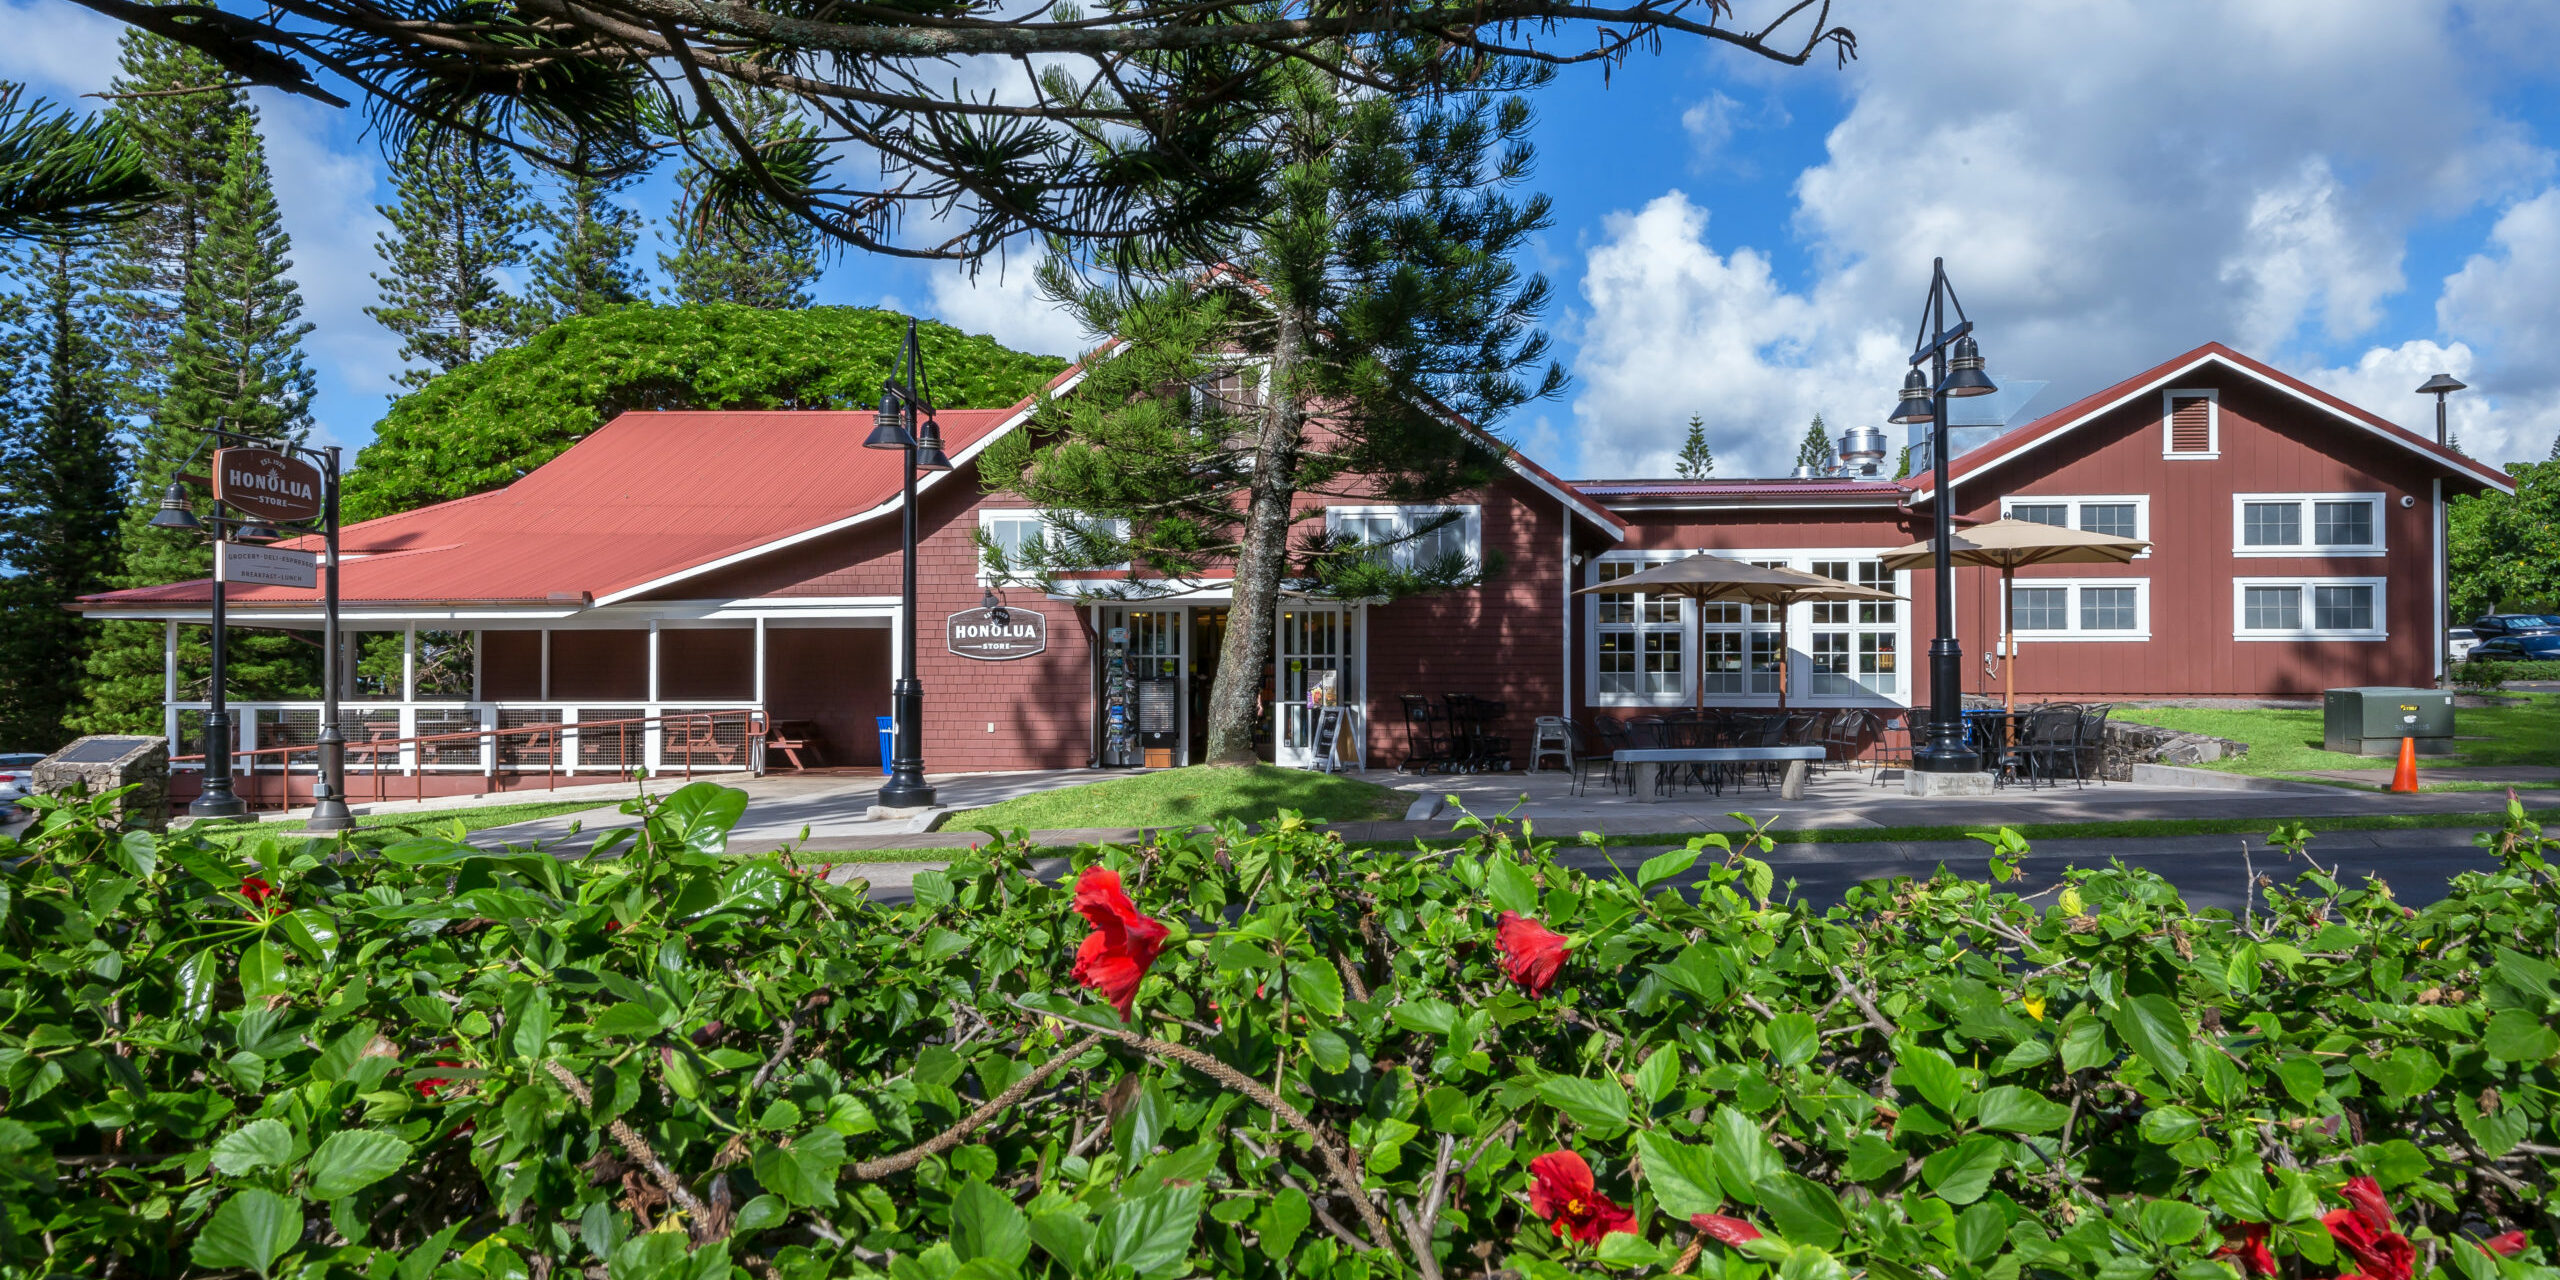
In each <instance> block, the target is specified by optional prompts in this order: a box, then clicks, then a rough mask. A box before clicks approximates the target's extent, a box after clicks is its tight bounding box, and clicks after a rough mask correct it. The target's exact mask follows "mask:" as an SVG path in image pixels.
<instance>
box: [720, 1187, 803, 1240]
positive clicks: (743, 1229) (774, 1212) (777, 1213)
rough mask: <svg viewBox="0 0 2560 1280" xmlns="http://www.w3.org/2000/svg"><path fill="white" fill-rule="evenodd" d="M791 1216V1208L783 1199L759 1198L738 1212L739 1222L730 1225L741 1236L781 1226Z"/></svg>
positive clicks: (749, 1202)
mask: <svg viewBox="0 0 2560 1280" xmlns="http://www.w3.org/2000/svg"><path fill="white" fill-rule="evenodd" d="M790 1216H791V1208H790V1206H788V1205H786V1204H784V1203H783V1202H782V1197H780V1196H757V1197H756V1198H755V1199H753V1200H749V1201H748V1202H747V1205H746V1207H745V1208H743V1209H740V1210H738V1220H737V1221H736V1222H734V1223H732V1224H730V1229H731V1230H733V1231H736V1232H738V1233H739V1234H741V1235H744V1234H746V1233H748V1232H751V1231H763V1230H766V1229H768V1228H771V1227H778V1226H781V1225H782V1222H783V1220H784V1219H786V1218H788V1217H790Z"/></svg>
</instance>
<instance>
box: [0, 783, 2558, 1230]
mask: <svg viewBox="0 0 2560 1280" xmlns="http://www.w3.org/2000/svg"><path fill="white" fill-rule="evenodd" d="M744 805H745V798H744V796H743V795H741V794H740V793H737V792H735V791H728V790H723V789H721V788H717V787H713V786H710V785H708V784H699V785H695V786H691V787H687V788H685V789H683V790H681V791H677V792H675V793H674V794H673V795H670V796H667V797H665V798H664V799H663V800H649V801H643V802H638V803H637V804H636V805H635V808H636V809H637V810H638V811H640V812H641V813H642V814H643V816H644V817H645V819H646V821H645V825H644V827H643V828H642V829H641V830H640V831H638V832H636V833H629V834H620V835H615V836H609V837H607V838H605V839H603V840H601V841H598V842H596V844H595V846H594V847H593V848H592V849H586V848H580V849H577V850H575V851H574V853H572V852H571V851H569V850H566V849H484V848H478V847H474V846H472V845H470V844H469V843H467V842H465V841H464V840H463V839H462V838H461V836H460V835H459V833H456V834H454V835H452V836H428V837H418V836H414V835H404V836H399V837H383V836H374V837H367V836H363V835H357V836H355V837H353V838H351V839H349V840H347V841H345V842H343V843H323V842H319V841H307V842H306V841H294V842H277V841H268V842H264V843H252V844H250V845H248V846H247V847H246V848H245V850H243V849H235V848H231V847H225V846H217V845H213V844H210V843H208V842H204V841H201V840H198V839H195V838H192V837H190V836H187V835H184V834H181V835H176V836H170V837H162V838H155V837H152V836H149V835H139V834H134V835H122V836H119V835H116V834H114V833H113V832H112V830H111V828H110V827H109V826H108V825H107V823H106V822H104V821H103V820H102V815H101V814H100V812H99V811H98V810H97V808H96V807H95V806H94V805H90V804H85V803H79V802H67V803H60V804H55V805H54V806H53V807H51V808H50V809H49V810H48V811H47V812H46V814H45V815H44V818H43V821H42V824H41V826H40V827H39V828H38V829H37V830H36V831H35V832H34V833H33V834H32V835H30V836H28V837H27V838H26V840H25V842H24V843H22V844H19V845H17V846H15V847H5V846H0V933H5V939H0V942H5V945H0V1275H6V1276H12V1277H15V1276H50V1275H63V1276H73V1275H77V1276H164V1275H200V1276H216V1275H219V1276H225V1277H240V1276H249V1275H255V1276H258V1277H261V1278H262V1280H272V1278H273V1277H279V1276H302V1277H314V1278H317V1277H331V1276H347V1277H359V1276H360V1277H367V1278H368V1280H372V1278H381V1280H391V1278H394V1277H396V1278H397V1280H427V1278H428V1277H454V1278H472V1277H490V1278H497V1277H509V1278H513V1277H525V1278H527V1280H550V1277H553V1276H556V1275H564V1274H566V1273H572V1272H574V1273H578V1274H581V1275H585V1276H596V1277H605V1278H607V1280H623V1278H638V1277H658V1276H672V1277H701V1278H703V1280H712V1278H715V1277H728V1276H732V1275H737V1276H745V1277H751V1278H752V1280H770V1278H773V1277H783V1278H787V1280H796V1278H800V1277H820V1276H853V1277H870V1276H887V1277H892V1278H894V1280H1016V1278H1027V1277H1035V1276H1036V1277H1057V1278H1061V1280H1069V1278H1072V1280H1084V1278H1087V1277H1091V1278H1094V1280H1105V1278H1108V1280H1123V1278H1126V1280H1164V1278H1171V1277H1179V1276H1182V1275H1185V1274H1209V1275H1220V1276H1239V1277H1247V1278H1249V1280H1259V1278H1261V1277H1278V1276H1284V1275H1289V1276H1310V1277H1319V1278H1322V1280H1336V1278H1339V1280H1366V1278H1369V1277H1403V1276H1415V1277H1428V1278H1430V1280H1442V1278H1444V1277H1446V1278H1448V1280H1456V1278H1457V1277H1517V1278H1520V1280H1528V1278H1532V1277H1536V1278H1543V1277H1553V1276H1562V1275H1569V1274H1620V1275H1628V1276H1651V1275H1668V1274H1685V1275H1697V1276H1708V1277H1713V1278H1714V1280H1763V1278H1767V1280H1849V1278H1850V1277H1852V1276H1856V1275H1860V1274H1864V1275H1867V1276H1872V1277H1877V1278H1878V1280H2018V1278H2020V1277H2024V1276H2028V1275H2031V1274H2032V1275H2034V1276H2040V1277H2056V1278H2063V1277H2068V1278H2074V1280H2135V1278H2136V1277H2146V1276H2168V1277H2173V1278H2174V1280H2234V1278H2235V1277H2238V1276H2242V1275H2249V1276H2285V1277H2289V1278H2292V1280H2328V1278H2329V1277H2361V1278H2364V1280H2414V1278H2415V1277H2419V1276H2422V1275H2423V1276H2427V1277H2438V1276H2443V1277H2446V1278H2447V1280H2556V1278H2555V1269H2554V1268H2552V1267H2551V1266H2550V1265H2549V1263H2550V1261H2551V1260H2552V1258H2553V1256H2554V1254H2553V1250H2554V1246H2555V1236H2554V1227H2555V1222H2554V1219H2553V1218H2552V1216H2551V1202H2550V1198H2549V1197H2550V1188H2551V1185H2552V1180H2553V1172H2554V1170H2555V1168H2560V1121H2556V1120H2555V1110H2554V1108H2555V1103H2560V1096H2555V1088H2560V1074H2556V1073H2555V1067H2560V1033H2555V1032H2554V1030H2553V1015H2554V1013H2555V1012H2560V954H2555V950H2560V912H2556V911H2555V908H2560V884H2555V881H2554V876H2553V871H2552V868H2551V866H2550V865H2549V863H2548V862H2547V861H2546V858H2547V857H2548V856H2549V854H2550V851H2551V848H2552V842H2549V841H2546V840H2545V839H2544V838H2543V836H2542V833H2541V832H2540V831H2539V830H2538V829H2536V828H2535V827H2534V826H2533V825H2532V824H2531V823H2530V822H2529V821H2527V820H2526V817H2525V815H2524V814H2523V812H2522V810H2521V809H2514V810H2512V811H2511V817H2510V820H2509V823H2508V825H2507V827H2506V829H2505V830H2503V831H2499V832H2492V833H2488V835H2487V836H2486V837H2484V838H2485V839H2487V840H2488V841H2489V842H2490V843H2491V845H2492V847H2493V848H2494V850H2495V852H2496V853H2497V854H2498V857H2499V862H2500V869H2499V870H2498V871H2496V872H2494V873H2490V874H2470V875H2465V876H2462V877H2460V878H2459V879H2457V880H2456V881H2455V883H2454V884H2453V885H2452V891H2451V893H2450V894H2449V895H2448V896H2447V897H2445V898H2444V899H2443V900H2441V901H2439V902H2436V903H2434V904H2433V905H2430V906H2428V907H2426V908H2424V909H2420V910H2414V911H2413V910H2411V909H2409V908H2407V907H2405V906H2404V905H2402V904H2401V903H2399V902H2398V901H2396V900H2394V898H2393V897H2392V895H2391V893H2390V891H2389V889H2388V888H2387V887H2386V886H2384V885H2382V884H2379V883H2370V882H2369V883H2363V884H2354V885H2349V884H2341V883H2338V882H2337V881H2336V880H2335V879H2333V878H2332V877H2331V876H2330V875H2329V874H2327V873H2324V872H2322V871H2320V870H2317V869H2316V868H2315V869H2312V870H2301V868H2302V866H2303V865H2304V864H2303V863H2302V862H2301V861H2299V860H2293V861H2291V866H2290V869H2288V870H2285V871H2284V872H2283V878H2282V879H2281V881H2279V879H2278V878H2277V877H2276V876H2274V875H2269V876H2266V877H2263V878H2261V881H2260V883H2259V885H2258V886H2255V887H2253V892H2252V895H2251V899H2250V905H2249V907H2248V908H2247V909H2245V910H2244V911H2242V912H2240V913H2238V914H2237V915H2236V916H2235V915H2233V914H2232V913H2229V912H2222V911H2206V910H2196V909H2192V908H2190V907H2189V906H2188V905H2187V904H2185V903H2184V902H2182V901H2181V900H2180V899H2179V897H2178V895H2177V894H2176V893H2175V892H2174V891H2173V890H2172V889H2171V888H2170V887H2169V886H2168V885H2167V884H2165V883H2163V882H2162V881H2160V880H2159V879H2157V878H2155V877H2152V876H2150V875H2147V874H2143V873H2139V872H2134V871H2129V870H2125V869H2122V868H2117V867H2099V868H2085V869H2080V870H2075V871H2072V872H2070V873H2069V874H2068V875H2066V876H2065V877H2063V880H2064V883H2063V884H2062V885H2061V886H2060V887H2058V889H2056V890H2053V891H2048V892H2047V893H2045V894H2044V895H2041V896H2039V897H2035V898H2026V897H2021V896H2020V895H2019V894H2017V893H2015V892H2013V891H2011V890H2010V889H2008V888H2006V887H2004V885H2003V884H2000V883H1983V882H1980V881H1975V880H1967V879H1963V878H1958V877H1955V876H1951V875H1944V874H1942V875H1939V876H1935V877H1932V878H1927V879H1905V880H1895V881H1891V882H1879V883H1874V884H1870V885H1866V886H1862V887H1860V888H1858V889H1856V890H1854V891H1853V892H1852V893H1851V894H1850V895H1849V896H1848V899H1847V900H1846V901H1845V902H1844V903H1842V904H1840V905H1838V906H1836V907H1832V908H1828V909H1817V908H1815V907H1813V906H1810V905H1807V904H1805V903H1802V902H1799V901H1796V900H1794V899H1793V897H1792V895H1791V893H1790V892H1789V891H1788V890H1787V889H1786V888H1785V887H1784V886H1783V884H1782V883H1781V880H1780V865H1781V864H1782V863H1781V859H1782V855H1779V854H1777V853H1776V851H1775V850H1774V849H1773V848H1772V847H1771V846H1769V845H1768V844H1767V843H1766V842H1765V841H1761V840H1758V839H1756V838H1750V837H1744V838H1740V839H1736V840H1732V841H1728V840H1726V839H1725V838H1723V837H1717V836H1709V837H1705V838H1702V839H1700V840H1698V841H1696V842H1694V843H1692V844H1691V845H1690V846H1689V847H1687V848H1685V849H1681V850H1676V851H1673V852H1670V853H1666V854H1663V855H1661V856H1659V857H1654V858H1652V859H1650V860H1647V861H1644V862H1643V863H1641V864H1640V865H1637V866H1634V867H1631V868H1627V869H1625V870H1622V871H1621V870H1612V871H1610V872H1609V873H1608V874H1604V875H1589V874H1585V873H1583V872H1582V871H1578V870H1575V869H1573V867H1571V866H1568V865H1566V863H1565V862H1564V861H1561V860H1560V859H1559V857H1558V854H1559V850H1558V848H1557V846H1555V845H1554V844H1552V843H1551V842H1548V841H1545V840H1541V839H1538V838H1536V837H1535V835H1534V833H1532V832H1530V831H1527V830H1525V829H1521V828H1518V827H1513V826H1509V825H1505V824H1500V823H1477V822H1474V821H1472V820H1470V822H1469V824H1468V833H1467V834H1468V836H1469V838H1468V839H1467V841H1466V843H1465V844H1464V845H1463V846H1461V847H1457V848H1450V849H1437V850H1418V849H1417V850H1404V851H1359V850H1351V849H1346V848H1345V847H1344V846H1343V845H1342V843H1341V842H1340V841H1339V840H1338V839H1337V838H1335V837H1334V836H1332V835H1330V834H1327V833H1325V832H1324V831H1322V830H1321V829H1317V828H1311V827H1308V826H1306V825H1304V824H1302V823H1299V822H1297V821H1295V820H1292V819H1290V818H1288V817H1287V816H1286V815H1283V817H1282V819H1281V820H1280V821H1278V822H1276V823H1274V824H1272V826H1271V830H1269V831H1268V832H1266V833H1262V834H1254V835H1248V834H1247V833H1246V832H1245V831H1243V830H1242V829H1241V828H1238V827H1233V826H1230V827H1228V828H1225V829H1223V830H1219V831H1216V832H1212V833H1205V834H1202V835H1199V836H1197V837H1192V838H1171V839H1166V840H1164V841H1162V842H1160V843H1157V844H1155V845H1152V846H1149V847H1138V848H1132V847H1117V846H1103V847H1098V848H1091V849H1086V850H1083V851H1080V852H1079V853H1078V854H1077V855H1076V857H1075V859H1074V864H1075V865H1073V866H1072V867H1071V868H1070V869H1069V870H1068V873H1067V874H1066V875H1064V876H1063V877H1057V878H1045V879H1044V878H1042V877H1040V876H1037V875H1034V874H1033V873H1032V872H1033V863H1032V861H1031V859H1030V856H1029V851H1028V850H1027V849H1026V848H1025V847H1024V845H1023V844H1022V843H1021V842H1020V841H1019V839H1018V838H1017V839H996V840H994V841H993V842H991V843H990V844H988V845H987V846H986V847H985V848H983V849H979V850H974V851H971V852H970V853H969V854H968V855H967V856H965V857H962V858H961V859H959V860H958V861H955V862H954V863H953V864H951V865H950V866H949V867H948V868H947V869H943V870H936V871H927V872H923V873H920V874H918V875H917V876H916V877H915V880H914V885H913V894H912V900H911V901H905V902H898V903H887V904H884V903H880V902H875V901H873V900H872V899H871V898H870V897H869V896H868V894H867V893H866V887H865V886H864V885H863V884H862V883H861V882H860V881H859V880H854V881H850V882H845V883H836V882H832V881H831V879H830V878H829V877H827V876H826V875H823V874H821V871H822V868H819V867H815V866H811V865H808V864H807V863H806V862H805V861H804V860H803V859H802V858H801V856H799V855H797V854H796V853H794V852H793V851H790V850H784V851H780V852H770V853H757V854H754V855H751V856H741V855H738V854H732V853H731V852H729V851H728V849H727V848H726V843H725V837H726V833H727V831H728V830H729V828H730V826H731V825H732V824H733V823H734V822H735V821H736V819H737V817H738V815H739V813H740V812H741V811H742V809H743V807H744ZM2277 834H2278V836H2279V839H2280V842H2281V843H2284V844H2286V845H2288V846H2290V848H2291V850H2292V851H2293V852H2294V853H2295V854H2296V855H2298V856H2299V857H2308V856H2309V854H2308V853H2307V852H2305V846H2306V844H2307V842H2308V840H2309V837H2308V835H2307V834H2306V833H2303V832H2300V831H2299V830H2289V831H2281V832H2279V833H2277ZM1994 843H1995V855H1996V856H1995V859H1994V867H1995V870H1997V871H1998V872H2000V873H2002V875H2003V876H2004V877H2005V876H2006V875H2007V873H2009V872H2010V871H2012V870H2013V869H2014V868H2015V867H2016V865H2017V864H2018V862H2019V860H2020V859H2022V858H2025V857H2028V856H2030V855H2029V852H2028V850H2027V849H2026V847H2025V845H2024V843H2023V842H2022V841H2020V840H2018V839H2017V838H2016V837H2015V836H2014V835H2011V834H2008V833H2001V834H2000V835H1999V836H1998V837H1996V839H1995V842H1994ZM2236 861H2237V858H2236V856H2235V862H2236ZM2242 874H2244V873H2243V871H2242V869H2241V868H2239V867H2237V866H2235V868H2234V875H2235V878H2237V877H2238V876H2240V875H2242Z"/></svg>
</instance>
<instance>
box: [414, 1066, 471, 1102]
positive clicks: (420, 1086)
mask: <svg viewBox="0 0 2560 1280" xmlns="http://www.w3.org/2000/svg"><path fill="white" fill-rule="evenodd" d="M436 1065H437V1066H439V1067H458V1066H461V1065H462V1064H461V1063H459V1062H453V1061H449V1060H447V1059H443V1058H438V1059H436ZM452 1083H453V1081H451V1080H449V1079H447V1078H445V1077H443V1076H429V1077H427V1078H426V1079H424V1080H412V1081H410V1082H409V1087H410V1088H412V1089H415V1090H417V1091H418V1096H419V1097H421V1098H432V1097H434V1096H436V1090H438V1089H441V1088H443V1087H445V1086H446V1085H449V1084H452Z"/></svg>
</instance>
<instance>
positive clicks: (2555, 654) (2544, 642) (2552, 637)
mask: <svg viewBox="0 0 2560 1280" xmlns="http://www.w3.org/2000/svg"><path fill="white" fill-rule="evenodd" d="M2471 660H2472V661H2473V662H2560V631H2546V632H2543V633H2541V634H2538V635H2529V636H2493V637H2491V638H2489V639H2487V640H2483V641H2481V642H2480V643H2479V644H2477V645H2474V646H2472V649H2471Z"/></svg>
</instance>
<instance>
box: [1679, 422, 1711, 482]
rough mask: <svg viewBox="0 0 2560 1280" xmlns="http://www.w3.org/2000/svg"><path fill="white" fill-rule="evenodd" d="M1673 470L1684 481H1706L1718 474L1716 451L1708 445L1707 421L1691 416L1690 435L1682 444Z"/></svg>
mask: <svg viewBox="0 0 2560 1280" xmlns="http://www.w3.org/2000/svg"><path fill="white" fill-rule="evenodd" d="M1671 469H1672V471H1673V472H1675V473H1677V474H1678V475H1679V477H1680V478H1681V479H1683V480H1704V479H1706V478H1707V477H1709V476H1712V475H1714V474H1715V473H1716V451H1715V450H1714V449H1712V448H1709V447H1708V445H1707V420H1706V419H1705V418H1704V417H1702V416H1700V415H1698V414H1694V413H1693V414H1690V415H1689V435H1688V438H1687V439H1684V440H1682V441H1681V442H1680V456H1679V457H1678V458H1676V459H1674V460H1673V461H1672V463H1671Z"/></svg>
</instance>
